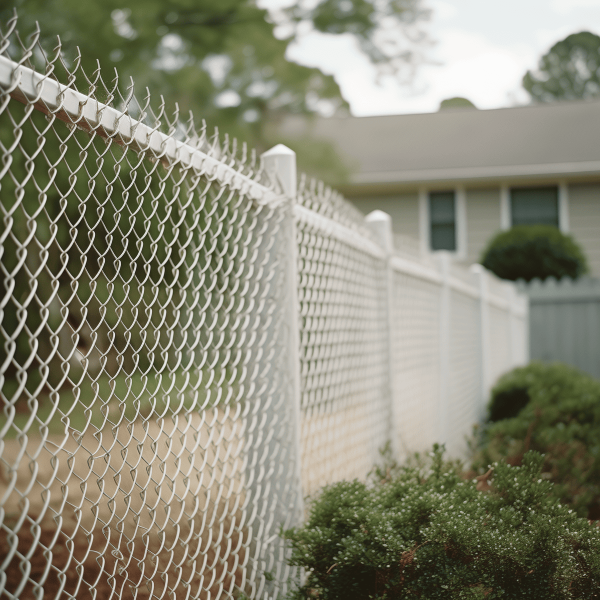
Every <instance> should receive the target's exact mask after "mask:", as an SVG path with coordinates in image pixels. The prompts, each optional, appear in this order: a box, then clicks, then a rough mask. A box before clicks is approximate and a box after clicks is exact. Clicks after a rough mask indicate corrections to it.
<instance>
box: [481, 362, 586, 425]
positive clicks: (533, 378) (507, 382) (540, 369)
mask: <svg viewBox="0 0 600 600" xmlns="http://www.w3.org/2000/svg"><path fill="white" fill-rule="evenodd" d="M565 369H566V371H565ZM558 374H564V376H565V377H566V378H567V379H569V378H570V377H577V375H578V373H575V372H573V370H572V369H570V367H563V366H557V365H552V366H549V365H547V364H544V363H541V362H535V361H534V362H532V363H530V364H529V365H527V366H526V367H517V368H516V369H513V370H512V371H510V372H508V373H506V374H505V375H503V376H502V377H500V379H499V380H498V382H497V383H496V385H495V386H494V387H493V389H492V391H491V399H490V403H489V405H488V420H489V421H491V422H492V423H494V422H496V421H501V420H502V419H510V418H512V417H516V416H517V415H518V414H519V413H520V412H521V410H523V408H525V406H527V404H529V400H530V399H531V396H530V394H529V387H530V386H531V385H533V384H534V383H537V382H539V381H541V380H543V379H544V378H545V377H546V376H551V377H552V376H556V375H558ZM559 376H560V375H559Z"/></svg>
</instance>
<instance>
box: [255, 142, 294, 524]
mask: <svg viewBox="0 0 600 600" xmlns="http://www.w3.org/2000/svg"><path fill="white" fill-rule="evenodd" d="M262 160H263V165H264V167H265V170H266V171H267V172H269V173H271V175H272V176H274V177H276V178H277V180H278V182H279V184H280V185H281V188H282V191H283V193H284V194H285V196H287V198H288V202H287V205H286V206H285V207H284V209H283V210H284V213H285V214H284V218H283V221H282V224H281V231H280V233H279V236H278V237H279V239H280V240H281V241H280V242H278V243H279V244H280V252H279V253H280V255H281V256H283V257H284V260H283V265H282V270H281V271H280V273H281V275H282V276H283V277H285V281H283V285H284V287H285V294H284V295H285V307H284V311H285V312H284V315H283V319H284V320H283V327H284V331H285V332H286V334H287V335H286V340H285V341H286V346H287V347H286V351H287V354H288V362H287V378H288V385H289V390H290V393H289V395H288V398H289V400H290V401H291V404H292V406H287V407H285V412H286V413H287V415H288V417H289V418H291V419H292V421H293V422H292V427H291V428H290V429H291V434H292V436H293V439H291V440H286V442H285V443H286V444H287V445H288V446H289V448H290V450H291V453H292V455H293V457H294V463H295V464H294V471H293V474H292V473H290V469H289V465H283V468H282V469H280V475H279V479H280V481H278V482H277V483H278V484H280V485H281V486H283V485H285V481H286V480H287V481H289V480H290V479H292V480H293V483H292V485H293V490H292V493H294V492H295V495H296V498H295V502H294V507H293V509H292V511H291V513H290V508H291V507H290V506H280V507H278V510H277V511H276V512H277V516H276V518H278V519H279V520H280V521H282V520H283V521H285V527H287V528H289V527H291V526H296V525H299V524H300V523H301V522H302V520H303V517H304V503H303V491H302V472H301V459H302V450H301V442H300V435H301V411H300V402H301V379H300V326H299V315H300V306H299V301H298V247H297V239H296V223H295V217H294V210H293V209H294V204H295V202H296V196H297V178H296V153H295V152H294V151H293V150H291V149H290V148H288V147H286V146H284V145H283V144H278V145H277V146H275V147H273V148H271V149H270V150H267V151H266V152H265V153H263V154H262ZM267 410H269V411H273V410H275V408H274V406H273V405H272V406H270V407H269V408H268V409H267ZM273 417H274V420H273V421H272V422H274V423H277V422H278V420H280V419H277V415H273ZM275 436H277V433H276V432H275Z"/></svg>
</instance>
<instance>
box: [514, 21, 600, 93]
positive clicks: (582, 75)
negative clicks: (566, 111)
mask: <svg viewBox="0 0 600 600" xmlns="http://www.w3.org/2000/svg"><path fill="white" fill-rule="evenodd" d="M523 87H524V88H525V89H526V90H527V91H528V92H529V94H530V95H531V97H532V98H533V99H534V100H536V101H538V102H553V101H555V100H579V99H586V98H594V97H597V96H600V37H599V36H597V35H596V34H594V33H590V32H589V31H582V32H580V33H573V34H571V35H569V36H567V37H566V38H565V39H564V40H562V41H560V42H558V43H556V44H554V46H552V48H550V50H549V51H548V52H547V53H546V54H545V55H544V56H542V58H541V59H540V62H539V65H538V69H537V71H535V72H531V71H527V73H526V74H525V76H524V77H523Z"/></svg>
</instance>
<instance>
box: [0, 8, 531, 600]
mask: <svg viewBox="0 0 600 600" xmlns="http://www.w3.org/2000/svg"><path fill="white" fill-rule="evenodd" d="M120 89H121V88H119V86H118V84H117V82H116V81H115V82H111V84H110V85H107V84H105V83H104V82H103V80H102V77H101V74H100V73H94V74H85V73H83V72H81V70H80V68H79V66H78V62H77V60H75V61H72V62H67V61H66V60H65V59H64V57H63V56H62V54H61V52H60V47H59V48H58V49H57V51H56V52H55V53H54V54H53V55H52V56H47V55H45V54H44V52H43V50H42V48H41V46H40V44H39V35H36V36H34V37H33V39H32V40H31V41H28V42H24V41H23V40H21V39H20V38H19V35H18V32H17V30H16V19H15V20H13V21H11V22H10V23H8V24H6V25H5V26H4V32H3V34H2V37H1V39H0V90H1V94H0V153H1V155H2V163H1V167H0V186H1V187H0V193H1V197H0V212H1V217H2V227H1V229H0V252H1V253H2V254H1V261H0V270H1V277H0V280H1V283H0V286H2V289H1V293H0V338H1V339H0V342H1V344H0V391H1V398H2V404H3V406H2V412H1V414H0V597H5V598H12V599H16V598H23V599H24V598H36V599H41V598H44V599H46V598H54V599H58V598H78V599H79V598H102V599H103V600H104V599H108V598H115V599H122V598H123V599H124V598H153V599H154V598H173V599H174V598H182V599H183V598H185V599H187V598H202V599H218V598H243V597H245V596H246V597H249V598H252V599H258V598H265V599H267V598H273V599H274V598H278V597H281V596H282V595H283V594H284V593H285V591H286V589H287V585H288V582H289V581H290V580H294V579H295V578H297V577H298V576H299V574H298V573H296V572H295V571H294V570H293V569H291V568H290V567H288V566H286V561H285V557H286V547H285V544H284V542H283V541H282V539H281V537H280V535H279V533H280V529H281V528H282V527H283V528H288V527H290V526H293V525H294V524H297V523H299V522H301V519H302V515H303V510H304V508H303V498H304V497H305V496H306V495H307V494H310V493H313V492H315V491H316V490H317V489H318V488H319V487H321V486H322V485H324V484H326V483H330V482H332V481H335V480H339V479H342V478H353V477H364V476H365V475H366V474H367V473H368V471H369V469H370V468H371V467H372V466H373V464H374V463H375V462H376V461H377V458H378V451H379V449H380V448H381V447H382V446H383V445H384V443H385V442H386V441H387V440H392V442H393V443H394V444H395V445H394V450H395V453H396V455H397V457H398V458H401V457H402V456H406V455H407V454H408V453H410V452H414V451H420V450H426V449H427V447H428V446H430V445H431V443H433V442H435V441H443V442H446V443H447V445H448V447H449V448H450V449H451V451H452V452H453V453H455V454H459V453H460V452H461V451H462V450H463V448H464V435H465V434H467V433H468V432H469V430H470V427H471V426H472V424H473V423H474V422H475V421H477V419H478V418H480V416H481V409H482V401H483V399H484V397H485V393H486V391H487V389H488V388H489V385H490V384H491V382H492V381H493V379H494V378H495V377H496V376H497V375H498V374H499V373H500V372H502V371H504V370H507V369H508V368H510V367H511V366H513V365H515V364H519V363H522V362H524V361H525V360H526V358H527V350H526V349H527V340H526V331H527V305H526V302H525V301H523V299H521V298H517V297H516V296H515V294H514V291H513V289H512V287H511V286H508V285H507V284H504V283H500V282H498V281H496V280H495V279H494V278H493V277H491V276H490V275H489V274H486V273H485V272H483V271H479V272H468V271H465V270H464V269H462V270H461V269H459V268H458V267H455V266H452V265H451V264H450V262H449V259H448V258H447V257H443V258H442V259H440V261H438V262H436V261H431V260H425V259H420V258H419V257H417V255H416V254H415V252H413V251H412V250H411V251H410V252H409V251H407V250H406V249H401V251H400V252H399V253H396V252H395V251H394V247H393V243H392V241H391V240H392V236H391V228H390V227H389V221H386V219H385V216H384V217H383V219H382V218H381V216H377V215H375V217H374V218H371V217H370V218H368V219H367V221H365V220H364V219H363V218H362V216H361V215H360V213H358V212H357V211H355V210H354V209H353V208H351V206H350V205H349V204H348V203H347V202H346V201H345V200H344V199H343V198H341V197H340V196H339V195H338V194H336V193H335V192H333V191H332V190H329V189H328V188H326V187H324V186H322V185H320V184H318V183H314V182H311V181H309V180H307V179H306V178H301V179H300V184H299V186H298V189H296V175H295V163H294V156H293V153H291V152H290V151H287V150H286V149H278V148H275V149H273V151H271V152H269V153H266V154H265V155H264V157H263V158H262V159H260V158H257V157H256V156H255V155H254V154H253V153H252V152H250V151H248V150H247V149H246V148H245V147H241V148H238V147H237V146H236V144H235V143H234V142H229V141H228V140H227V139H226V138H225V141H222V140H220V139H219V137H218V136H216V135H215V136H209V135H208V133H207V130H206V126H205V125H204V124H202V123H201V124H195V123H194V122H193V121H191V120H190V121H184V120H183V119H182V118H181V117H180V116H179V115H178V114H176V113H175V114H169V113H168V112H167V111H166V109H165V107H164V106H158V107H155V106H153V105H152V104H151V99H150V98H149V97H148V98H146V99H145V100H144V101H138V100H136V98H135V96H134V95H133V93H130V92H131V90H128V91H127V92H126V93H124V94H123V95H121V93H120V92H119V90H120ZM197 125H198V126H197ZM382 240H383V243H382ZM385 240H388V241H387V242H386V241H385ZM457 269H458V270H457Z"/></svg>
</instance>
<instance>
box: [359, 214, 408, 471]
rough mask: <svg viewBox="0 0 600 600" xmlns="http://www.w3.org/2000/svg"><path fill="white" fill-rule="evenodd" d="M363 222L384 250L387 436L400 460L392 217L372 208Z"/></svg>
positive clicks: (397, 458)
mask: <svg viewBox="0 0 600 600" xmlns="http://www.w3.org/2000/svg"><path fill="white" fill-rule="evenodd" d="M365 222H366V224H367V225H368V226H369V228H370V229H371V231H372V232H373V233H374V234H375V235H376V236H377V239H378V240H379V243H380V245H381V247H382V248H383V250H384V252H385V263H386V265H385V268H386V311H387V315H386V317H387V330H388V335H387V347H388V348H387V350H388V394H389V402H390V421H391V422H390V428H389V434H388V435H389V438H390V442H391V444H392V452H393V453H394V457H395V458H396V460H400V458H401V456H402V454H401V452H402V447H401V442H402V440H401V439H400V434H399V430H398V426H399V424H400V421H399V419H400V416H399V414H398V411H399V406H398V405H397V402H396V400H397V394H396V393H395V385H394V371H395V363H394V273H393V270H392V263H391V258H392V255H393V254H394V237H393V233H392V218H391V217H390V215H388V214H387V213H385V212H383V211H382V210H374V211H373V212H370V213H369V214H368V215H367V216H366V217H365Z"/></svg>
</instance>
